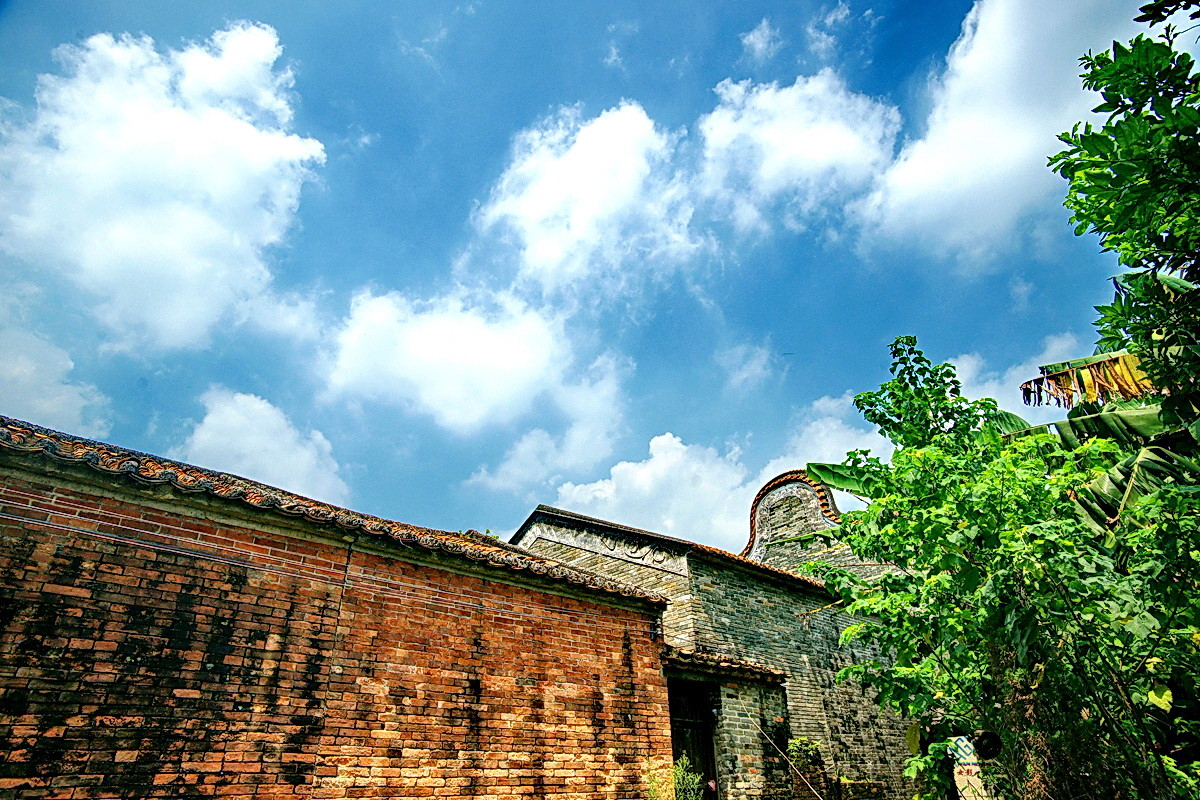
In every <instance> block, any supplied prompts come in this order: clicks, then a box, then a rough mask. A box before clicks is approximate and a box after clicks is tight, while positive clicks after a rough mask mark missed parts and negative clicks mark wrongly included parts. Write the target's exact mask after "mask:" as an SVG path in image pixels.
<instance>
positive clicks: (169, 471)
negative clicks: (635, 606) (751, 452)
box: [0, 415, 667, 605]
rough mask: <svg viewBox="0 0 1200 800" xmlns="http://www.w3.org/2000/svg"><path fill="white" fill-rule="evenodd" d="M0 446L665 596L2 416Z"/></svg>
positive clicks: (622, 590) (519, 567) (599, 586)
mask: <svg viewBox="0 0 1200 800" xmlns="http://www.w3.org/2000/svg"><path fill="white" fill-rule="evenodd" d="M0 449H7V450H11V451H16V452H19V453H25V454H29V455H40V456H43V457H46V458H49V459H52V460H54V461H59V462H65V463H72V464H83V465H86V466H88V467H90V468H91V469H93V470H95V471H96V472H99V473H101V474H104V475H109V476H114V477H115V476H125V477H127V478H130V479H132V480H135V481H138V482H140V483H148V484H164V483H165V484H170V485H171V486H174V487H175V488H177V489H180V490H181V491H184V492H199V493H203V494H206V495H209V496H211V497H215V498H218V499H220V500H226V501H229V502H241V503H243V504H245V505H247V506H250V507H251V508H256V509H259V510H263V511H270V512H273V513H277V514H281V515H284V516H291V517H301V518H303V519H305V520H308V521H309V522H313V523H317V524H331V525H336V526H338V527H341V528H345V529H348V530H359V531H363V532H365V533H367V534H371V535H374V536H380V537H385V538H387V539H391V540H393V541H397V542H400V543H402V544H405V545H409V546H417V547H422V548H424V549H426V550H431V551H435V552H440V553H445V554H448V555H451V556H455V557H461V558H466V559H469V560H472V561H477V562H483V563H487V564H489V565H491V566H496V567H503V568H507V569H509V570H512V571H514V572H528V573H532V574H534V575H538V576H540V577H544V578H548V579H550V580H553V581H561V582H565V583H570V584H574V585H577V586H583V587H586V588H588V589H593V590H596V591H600V592H605V593H608V594H615V595H620V596H622V597H629V598H634V599H638V600H645V601H648V602H651V603H654V604H658V605H663V604H665V603H666V602H667V599H666V598H665V597H663V596H662V595H660V594H658V593H656V592H652V591H649V590H646V589H642V588H640V587H636V586H631V585H629V584H625V583H621V582H619V581H615V580H612V579H611V578H607V577H604V576H602V575H596V574H595V573H592V572H589V571H587V570H583V569H580V568H578V567H573V566H570V565H567V564H563V563H561V562H558V561H555V560H553V559H549V558H544V557H542V556H538V555H535V554H534V553H531V552H528V551H525V550H522V549H521V548H518V547H516V546H514V545H509V544H506V543H502V542H495V541H492V540H491V538H490V537H487V536H485V535H484V534H481V533H478V532H477V531H469V532H467V533H465V534H464V533H453V532H450V531H440V530H436V529H434V528H424V527H420V526H417V525H409V524H407V523H404V522H396V521H393V520H387V519H383V518H382V517H375V516H371V515H369V514H362V513H359V512H357V511H351V510H349V509H346V508H342V507H340V506H335V505H332V504H330V503H325V502H322V501H320V500H313V499H311V498H308V497H304V496H303V495H299V494H295V493H293V492H289V491H286V490H284V489H278V488H276V487H273V486H268V485H267V484H265V483H259V482H257V481H253V480H250V479H248V478H243V477H240V476H238V475H232V474H229V473H225V472H217V471H215V470H210V469H205V468H203V467H197V466H193V465H191V464H185V463H183V462H181V461H175V460H173V459H169V458H163V457H161V456H155V455H151V454H148V453H142V452H139V451H137V450H130V449H127V448H123V447H117V446H116V445H111V444H106V443H104V442H97V441H93V440H91V439H85V438H83V437H80V436H73V435H71V434H68V433H63V432H61V431H56V430H53V429H50V428H43V427H42V426H40V425H35V424H33V423H30V422H25V421H23V420H19V419H13V418H12V417H6V416H4V415H0Z"/></svg>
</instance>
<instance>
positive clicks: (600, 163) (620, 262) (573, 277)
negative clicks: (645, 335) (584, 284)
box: [478, 102, 700, 292]
mask: <svg viewBox="0 0 1200 800" xmlns="http://www.w3.org/2000/svg"><path fill="white" fill-rule="evenodd" d="M673 148H674V137H672V136H671V135H669V134H668V133H666V132H664V131H662V130H660V129H659V128H658V127H657V126H656V125H655V124H654V121H653V120H651V119H650V117H649V116H647V115H646V112H645V110H644V109H643V108H642V107H641V106H640V105H638V104H637V103H632V102H626V103H622V104H621V105H620V106H617V107H616V108H610V109H608V110H607V111H604V112H603V113H601V114H600V115H599V116H597V117H595V118H593V119H584V118H583V115H582V113H581V111H580V109H579V108H578V107H571V108H564V109H561V110H560V111H559V112H558V113H557V114H555V115H553V116H551V117H550V118H548V119H546V120H543V121H542V122H541V123H540V124H538V125H536V126H534V127H532V128H529V129H527V130H525V131H523V132H522V133H521V134H519V135H518V136H517V139H516V143H515V145H514V152H513V157H512V161H511V163H510V164H509V166H508V168H507V169H506V170H505V172H504V174H503V175H502V176H501V177H500V179H499V180H498V181H497V183H496V185H495V187H494V188H493V190H492V194H491V197H490V198H489V200H488V202H487V203H486V204H485V205H484V206H483V208H482V209H481V210H480V212H479V216H478V222H479V224H480V227H481V229H482V232H484V233H492V234H500V235H504V234H510V235H511V236H513V237H515V242H514V243H515V245H516V248H517V250H518V251H519V254H520V258H519V260H520V266H519V276H520V279H521V280H522V281H524V282H526V283H532V284H534V285H536V286H539V287H541V288H542V289H543V290H545V291H550V292H555V291H557V290H561V289H563V288H566V287H568V286H570V285H571V284H573V283H576V282H578V281H581V280H584V279H588V280H589V281H592V283H591V285H590V286H589V290H591V291H594V290H595V288H596V286H595V283H594V281H595V280H596V279H597V278H599V277H603V278H605V279H607V281H608V282H609V283H612V284H616V285H620V284H622V283H625V282H626V281H627V280H628V279H629V277H630V272H629V270H628V269H627V268H628V265H629V264H630V263H631V262H632V261H635V260H636V261H637V262H638V263H640V264H642V265H643V266H644V267H645V268H646V269H647V270H649V271H650V273H651V274H662V273H665V272H668V271H670V270H671V269H673V268H674V267H675V266H676V265H677V264H678V263H679V262H680V261H681V260H682V259H684V258H686V257H688V256H690V255H692V254H694V253H695V252H696V251H697V249H698V248H699V247H700V245H699V243H698V242H697V241H695V240H694V239H693V238H692V236H691V233H690V231H689V229H688V223H689V221H690V218H691V213H692V208H691V206H690V204H688V203H687V202H685V200H686V197H685V193H684V191H683V187H682V186H680V185H679V184H678V182H676V181H675V180H674V179H673V178H672V176H671V173H670V161H671V157H672V153H673Z"/></svg>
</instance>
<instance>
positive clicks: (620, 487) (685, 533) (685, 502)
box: [555, 433, 756, 549]
mask: <svg viewBox="0 0 1200 800" xmlns="http://www.w3.org/2000/svg"><path fill="white" fill-rule="evenodd" d="M738 456H739V454H738V453H737V452H736V451H735V452H731V453H726V454H725V455H721V454H720V453H718V452H717V451H716V450H714V449H712V448H711V447H702V446H700V445H689V444H684V443H683V441H682V440H680V438H679V437H678V436H675V435H674V434H671V433H664V434H662V435H661V436H655V437H654V438H653V439H651V440H650V455H649V458H647V459H645V460H643V461H622V462H620V463H618V464H616V465H614V466H613V467H612V469H611V470H610V472H609V477H607V478H603V479H601V480H598V481H595V482H594V483H586V484H575V483H564V484H563V485H562V486H560V487H559V489H558V498H557V500H556V501H555V504H556V505H558V506H561V507H562V508H566V509H569V510H571V511H576V512H579V513H581V514H588V515H591V516H595V517H600V518H603V519H609V520H612V521H614V522H619V523H621V524H623V525H632V526H635V527H639V528H645V529H647V530H652V531H656V532H658V533H665V534H668V535H670V536H678V537H679V538H682V539H692V540H695V541H702V542H708V543H710V544H716V545H718V546H720V547H725V548H727V549H741V547H742V545H744V544H745V537H746V531H745V528H746V519H748V517H749V513H750V501H751V500H752V499H753V497H754V492H755V491H756V488H755V487H752V486H750V485H749V484H747V483H746V477H747V470H746V467H745V466H744V465H743V464H742V463H741V461H740V460H739V458H738Z"/></svg>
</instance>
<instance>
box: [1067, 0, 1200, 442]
mask: <svg viewBox="0 0 1200 800" xmlns="http://www.w3.org/2000/svg"><path fill="white" fill-rule="evenodd" d="M1197 4H1198V3H1196V2H1191V1H1190V0H1164V2H1158V3H1149V4H1147V5H1146V6H1144V7H1143V9H1142V11H1143V15H1142V17H1141V18H1140V19H1145V20H1146V21H1151V22H1161V21H1162V20H1164V19H1166V17H1167V16H1169V15H1170V14H1171V13H1173V12H1175V11H1179V10H1186V9H1188V8H1191V7H1192V6H1196V5H1197ZM1193 15H1194V16H1197V15H1200V11H1198V12H1195V13H1194V14H1193ZM1174 40H1175V33H1174V32H1173V31H1172V30H1171V29H1170V28H1168V29H1167V31H1166V33H1165V34H1164V35H1163V37H1162V38H1161V39H1153V38H1149V37H1147V36H1144V35H1143V36H1138V37H1136V38H1135V39H1134V40H1133V41H1132V42H1130V43H1129V44H1128V45H1123V44H1121V43H1120V42H1114V43H1113V46H1112V49H1111V50H1109V51H1106V52H1102V53H1099V54H1091V53H1089V54H1087V55H1085V56H1084V57H1083V58H1082V59H1081V63H1082V65H1083V68H1084V72H1083V75H1082V77H1083V84H1084V86H1085V87H1086V88H1088V89H1092V90H1095V91H1097V92H1099V93H1100V95H1101V98H1102V99H1103V102H1102V103H1101V104H1100V105H1099V106H1097V107H1096V108H1095V111H1096V112H1097V113H1100V114H1106V115H1107V117H1106V119H1105V121H1104V123H1103V124H1102V125H1099V126H1096V125H1093V124H1091V123H1086V124H1080V125H1076V126H1075V127H1074V128H1073V129H1072V130H1071V131H1070V132H1068V133H1064V134H1062V136H1060V137H1059V138H1060V139H1061V140H1062V141H1063V142H1064V143H1065V144H1066V145H1067V148H1066V149H1065V150H1063V151H1062V152H1060V153H1058V154H1056V155H1054V156H1052V157H1051V158H1050V166H1051V168H1052V169H1054V170H1055V171H1057V172H1058V173H1059V174H1061V175H1062V176H1063V177H1064V178H1066V179H1067V181H1068V192H1067V198H1066V201H1065V204H1066V206H1067V208H1069V209H1070V210H1071V211H1072V212H1073V216H1072V221H1073V222H1074V223H1075V232H1076V234H1078V235H1083V234H1085V233H1088V232H1092V233H1096V234H1098V235H1099V237H1100V242H1101V245H1102V246H1103V247H1104V248H1105V249H1107V250H1111V251H1113V252H1114V253H1116V254H1117V256H1118V258H1119V260H1120V263H1121V264H1122V265H1123V266H1124V267H1125V268H1127V269H1128V270H1130V271H1129V272H1128V273H1126V274H1125V275H1122V276H1120V277H1118V278H1117V279H1116V280H1115V283H1116V297H1115V298H1114V300H1113V302H1112V304H1110V305H1107V306H1101V307H1100V308H1099V309H1098V310H1099V311H1100V314H1101V316H1100V320H1099V322H1098V323H1097V326H1098V328H1099V330H1100V334H1101V339H1100V343H1099V346H1098V349H1099V350H1100V351H1101V352H1106V351H1112V350H1119V349H1122V348H1127V349H1129V351H1130V352H1132V353H1134V354H1135V355H1137V356H1138V357H1139V358H1141V360H1142V363H1143V365H1144V369H1145V370H1146V373H1147V375H1148V377H1149V378H1150V380H1151V381H1152V382H1153V383H1154V385H1155V386H1156V387H1157V388H1158V389H1159V390H1160V391H1161V392H1162V393H1163V395H1164V400H1163V411H1164V413H1165V414H1166V416H1167V418H1168V419H1170V420H1173V421H1179V422H1183V423H1187V424H1190V423H1194V422H1196V421H1197V420H1198V419H1200V384H1198V383H1197V379H1198V376H1200V289H1197V287H1196V283H1197V282H1200V74H1197V72H1196V69H1195V62H1194V61H1193V59H1192V57H1191V56H1190V55H1188V54H1187V53H1185V52H1181V51H1179V50H1177V49H1175V48H1174V47H1173V44H1174Z"/></svg>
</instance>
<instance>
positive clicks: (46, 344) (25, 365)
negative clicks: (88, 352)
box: [0, 326, 109, 437]
mask: <svg viewBox="0 0 1200 800" xmlns="http://www.w3.org/2000/svg"><path fill="white" fill-rule="evenodd" d="M74 366H75V364H74V362H73V361H71V357H70V356H69V355H68V354H67V352H66V351H65V350H63V349H62V348H60V347H58V346H57V345H55V344H54V343H53V342H51V341H50V340H49V339H46V338H45V337H42V336H39V335H37V334H35V333H32V332H31V331H27V330H24V329H22V328H19V327H15V326H6V327H0V414H4V415H6V416H10V417H16V418H18V419H23V420H25V421H27V422H33V423H35V424H38V425H45V426H46V427H48V428H56V429H58V430H62V431H66V432H67V433H74V434H77V435H80V436H91V437H99V436H104V435H105V434H107V433H108V430H109V421H108V418H109V400H108V398H107V397H105V396H104V395H103V394H102V393H101V392H100V391H99V390H98V389H96V387H95V386H92V385H91V384H87V383H74V382H71V381H70V379H69V377H70V372H71V370H72V369H73V368H74Z"/></svg>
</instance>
